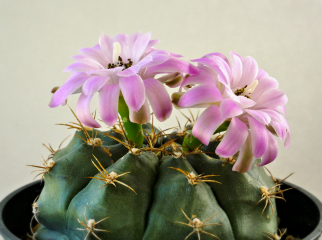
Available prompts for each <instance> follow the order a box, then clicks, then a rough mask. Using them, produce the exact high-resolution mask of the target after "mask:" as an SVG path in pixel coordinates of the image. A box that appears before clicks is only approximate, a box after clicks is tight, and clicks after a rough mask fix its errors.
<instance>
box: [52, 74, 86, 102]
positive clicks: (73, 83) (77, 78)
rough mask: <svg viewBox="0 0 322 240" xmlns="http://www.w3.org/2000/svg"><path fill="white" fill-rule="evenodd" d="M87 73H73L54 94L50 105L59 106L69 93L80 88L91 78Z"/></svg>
mask: <svg viewBox="0 0 322 240" xmlns="http://www.w3.org/2000/svg"><path fill="white" fill-rule="evenodd" d="M89 77H90V76H88V75H87V74H85V73H74V74H72V75H71V76H70V77H69V78H68V79H67V80H66V82H65V84H63V85H62V86H61V87H60V88H59V89H58V90H57V91H56V92H55V94H54V95H53V97H52V98H51V100H50V103H49V107H57V106H59V105H60V104H61V103H63V102H64V101H65V100H66V99H67V98H68V96H69V95H71V94H72V93H73V92H74V91H76V90H77V89H79V88H80V87H81V86H82V85H83V84H84V83H85V82H86V81H87V79H88V78H89Z"/></svg>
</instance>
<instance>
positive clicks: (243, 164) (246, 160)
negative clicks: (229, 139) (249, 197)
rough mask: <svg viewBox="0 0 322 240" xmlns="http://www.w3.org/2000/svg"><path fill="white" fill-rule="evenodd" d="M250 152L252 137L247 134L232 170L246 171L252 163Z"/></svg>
mask: <svg viewBox="0 0 322 240" xmlns="http://www.w3.org/2000/svg"><path fill="white" fill-rule="evenodd" d="M253 158H254V156H253V152H252V139H251V135H250V134H248V136H247V139H246V141H245V143H244V144H243V145H242V146H241V148H240V151H239V154H238V158H237V161H236V163H235V164H234V166H233V171H236V172H240V173H245V172H247V171H248V170H249V169H250V167H251V166H252V163H253Z"/></svg>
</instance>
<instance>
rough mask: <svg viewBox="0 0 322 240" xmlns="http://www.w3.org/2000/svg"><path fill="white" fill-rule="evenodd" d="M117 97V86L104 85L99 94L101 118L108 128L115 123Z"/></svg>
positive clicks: (118, 90)
mask: <svg viewBox="0 0 322 240" xmlns="http://www.w3.org/2000/svg"><path fill="white" fill-rule="evenodd" d="M119 95H120V87H119V85H118V84H109V85H104V86H103V87H102V88H101V90H100V93H99V109H100V113H101V118H102V120H103V121H104V122H105V123H106V124H107V125H109V126H113V125H114V124H115V123H116V121H117V117H118V101H119Z"/></svg>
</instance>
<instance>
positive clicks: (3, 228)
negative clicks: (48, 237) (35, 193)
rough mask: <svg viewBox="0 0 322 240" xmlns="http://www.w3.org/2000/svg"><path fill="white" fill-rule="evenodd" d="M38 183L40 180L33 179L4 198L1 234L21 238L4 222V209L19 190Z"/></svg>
mask: <svg viewBox="0 0 322 240" xmlns="http://www.w3.org/2000/svg"><path fill="white" fill-rule="evenodd" d="M36 184H40V180H37V181H33V182H31V183H28V184H26V185H24V186H22V187H20V188H18V189H16V190H15V191H13V192H11V193H10V194H9V195H7V196H6V197H5V198H4V199H2V201H1V202H0V214H1V215H0V235H1V236H2V237H3V238H4V239H6V238H9V239H15V238H16V239H19V238H18V237H17V236H16V235H14V234H13V233H12V232H10V231H9V229H8V228H7V226H6V225H5V224H4V222H3V216H2V214H3V209H4V208H5V207H6V205H7V203H8V202H9V201H10V200H11V199H12V198H13V197H14V196H15V195H17V194H18V193H19V192H21V191H23V190H25V189H27V188H29V187H31V186H33V185H36Z"/></svg>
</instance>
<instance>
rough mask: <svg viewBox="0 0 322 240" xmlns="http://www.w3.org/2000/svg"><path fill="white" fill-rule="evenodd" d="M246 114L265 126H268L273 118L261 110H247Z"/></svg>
mask: <svg viewBox="0 0 322 240" xmlns="http://www.w3.org/2000/svg"><path fill="white" fill-rule="evenodd" d="M245 112H247V113H248V114H249V115H251V116H252V117H253V118H255V119H256V120H257V121H259V122H260V123H262V124H264V125H268V124H269V123H270V122H271V117H270V116H269V115H268V114H267V113H265V112H262V111H260V110H252V109H245Z"/></svg>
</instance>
